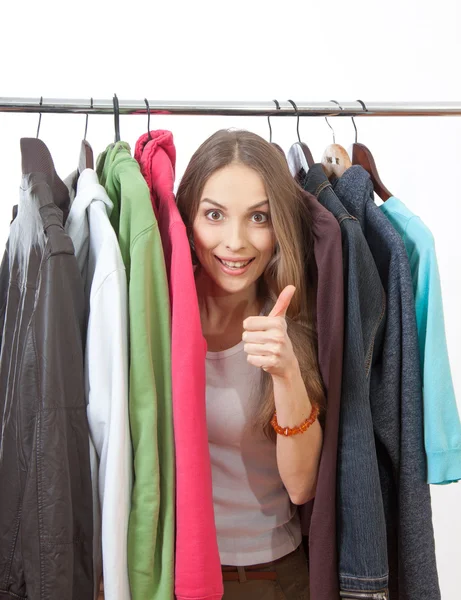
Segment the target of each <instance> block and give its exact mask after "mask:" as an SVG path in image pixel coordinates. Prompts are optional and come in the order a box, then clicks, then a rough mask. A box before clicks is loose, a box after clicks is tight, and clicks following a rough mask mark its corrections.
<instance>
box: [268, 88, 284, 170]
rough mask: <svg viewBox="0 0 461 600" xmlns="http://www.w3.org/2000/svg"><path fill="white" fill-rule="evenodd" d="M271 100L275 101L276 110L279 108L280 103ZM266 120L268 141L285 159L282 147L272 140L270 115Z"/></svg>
mask: <svg viewBox="0 0 461 600" xmlns="http://www.w3.org/2000/svg"><path fill="white" fill-rule="evenodd" d="M272 102H275V106H276V107H277V110H280V104H279V103H278V102H277V100H272ZM267 122H268V123H269V143H270V144H272V145H273V146H275V147H276V148H277V150H278V151H279V152H280V154H281V155H282V156H283V158H285V159H286V156H285V152H284V151H283V148H282V147H281V146H279V145H278V144H276V143H275V142H273V141H272V127H271V118H270V115H267Z"/></svg>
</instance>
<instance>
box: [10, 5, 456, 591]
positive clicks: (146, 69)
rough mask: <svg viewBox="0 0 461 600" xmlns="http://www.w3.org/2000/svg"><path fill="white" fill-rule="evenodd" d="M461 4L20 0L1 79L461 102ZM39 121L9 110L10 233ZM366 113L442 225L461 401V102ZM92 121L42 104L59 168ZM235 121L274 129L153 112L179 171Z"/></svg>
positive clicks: (447, 501)
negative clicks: (420, 113)
mask: <svg viewBox="0 0 461 600" xmlns="http://www.w3.org/2000/svg"><path fill="white" fill-rule="evenodd" d="M4 5H6V6H4ZM460 17H461V4H460V3H459V2H457V0H449V1H445V2H444V1H438V2H428V1H427V0H420V1H419V2H409V1H408V0H400V1H398V2H395V1H389V0H386V1H384V0H382V1H381V2H375V1H373V0H363V1H362V0H349V2H338V1H336V0H329V1H328V2H313V1H311V2H308V1H303V2H301V1H299V0H292V1H291V2H268V1H267V0H266V1H265V2H264V1H259V0H258V1H252V0H245V1H241V0H228V2H226V3H224V2H204V1H200V0H198V1H195V2H187V3H186V2H184V1H183V2H181V1H178V0H176V2H174V1H173V2H171V3H170V2H162V3H158V2H155V1H152V0H151V1H150V2H148V3H142V2H138V1H137V0H133V1H132V2H124V3H123V4H118V3H116V2H114V0H112V1H111V2H107V1H104V2H101V1H99V2H93V1H92V2H88V1H79V2H74V3H69V2H50V1H49V0H45V1H43V2H34V3H32V2H16V3H11V2H7V3H2V8H1V9H0V95H2V96H15V97H18V96H22V97H34V98H39V97H40V96H43V97H44V98H45V101H46V98H47V97H48V98H56V97H64V98H86V97H87V98H88V102H89V100H90V97H91V96H92V97H94V98H111V97H112V95H113V94H114V93H117V95H118V97H119V98H120V99H125V100H126V99H133V98H136V99H141V100H142V99H143V98H144V97H147V98H149V99H150V100H153V99H164V100H166V99H168V100H181V99H183V100H199V99H200V100H219V99H223V100H271V99H273V98H277V99H278V100H287V99H288V98H291V99H293V100H294V101H295V102H300V101H302V100H305V101H308V100H319V101H321V100H330V99H332V98H334V99H336V100H338V101H340V102H341V100H342V101H353V100H356V99H357V98H360V99H362V100H364V101H365V102H367V101H379V100H382V101H396V100H402V101H404V100H405V101H422V100H426V101H431V100H432V101H443V100H445V101H459V102H460V103H461V76H460V57H461V36H460V34H459V31H460V25H461V22H460V21H461V20H460ZM37 122H38V115H24V114H9V115H8V114H4V113H0V176H1V202H0V246H1V247H3V245H4V242H5V241H6V238H7V235H8V226H9V221H10V215H11V207H12V206H13V204H14V203H17V199H18V185H19V178H20V167H21V159H20V153H19V139H20V137H34V136H35V135H36V130H37ZM330 122H331V123H332V125H333V126H334V128H335V132H336V140H337V142H339V143H342V144H343V145H344V146H345V147H346V148H347V147H349V146H350V144H351V143H352V142H353V141H354V137H353V136H354V129H353V126H352V122H351V120H350V119H339V118H337V119H331V120H330ZM356 123H357V126H358V130H359V141H361V142H363V143H364V144H366V145H367V146H368V147H369V148H370V149H371V150H372V152H373V154H374V156H375V159H376V162H377V166H378V169H379V171H380V174H381V177H382V179H383V181H384V183H385V185H386V186H387V187H388V188H389V189H390V190H391V192H392V193H393V194H394V195H396V196H397V197H399V198H400V199H401V200H403V202H404V203H405V204H406V205H407V206H408V207H409V208H410V209H411V210H412V211H413V212H414V213H416V214H418V215H419V216H421V217H422V219H423V220H424V222H425V223H426V224H427V225H428V226H429V228H430V229H431V230H432V232H433V234H434V237H435V240H436V247H437V254H438V261H439V267H440V273H441V279H442V288H443V295H444V296H443V299H444V307H445V321H446V329H447V339H448V347H449V352H450V360H451V366H452V371H453V378H454V382H455V388H456V392H457V397H458V403H459V405H461V372H460V371H461V370H460V366H461V310H460V307H461V267H460V263H461V235H460V222H461V193H460V175H461V117H457V118H453V117H450V118H448V117H438V118H429V117H411V118H402V117H393V118H376V117H373V118H360V119H356ZM84 127H85V117H84V116H82V115H47V114H44V115H43V117H42V125H41V131H40V137H41V138H42V139H43V140H44V141H45V143H46V144H47V145H48V147H49V149H50V151H51V153H52V155H53V158H54V160H55V164H56V168H57V171H58V173H59V174H60V175H61V177H65V176H67V175H68V174H69V172H70V171H73V170H74V169H75V167H76V163H77V160H78V154H79V149H80V141H81V139H82V137H83V133H84ZM221 127H243V128H247V129H251V130H253V131H255V132H256V133H259V134H260V135H263V136H265V137H267V138H268V135H269V129H268V125H267V119H266V118H265V117H258V118H252V117H242V118H235V117H185V116H177V117H157V116H155V117H152V119H151V128H152V129H155V128H164V129H170V130H171V131H172V132H173V134H174V139H175V143H176V147H177V153H178V158H177V182H178V181H179V178H180V176H181V174H182V173H183V171H184V168H185V166H186V164H187V162H188V160H189V158H190V156H191V154H192V152H193V151H194V150H195V149H196V148H197V146H198V145H199V144H200V143H201V142H202V141H203V140H204V139H205V138H206V137H207V136H208V135H210V134H211V133H213V132H214V131H215V130H217V129H219V128H221ZM146 128H147V119H146V118H145V117H141V116H139V117H138V116H137V117H135V116H125V117H121V135H122V139H124V140H126V141H128V142H129V143H130V144H131V145H132V148H133V149H134V143H135V142H136V140H137V138H138V136H139V135H141V134H142V133H143V132H144V131H145V130H146ZM272 129H273V141H276V142H278V143H279V144H280V145H281V146H282V147H283V148H284V149H285V150H286V151H287V150H288V149H289V147H290V145H291V144H292V143H293V142H295V141H296V119H295V118H293V119H291V118H279V119H277V118H272ZM300 130H301V137H302V139H303V141H305V142H307V143H308V144H309V146H310V148H311V150H312V152H313V154H314V158H316V159H317V160H319V159H320V158H321V155H322V152H323V150H324V148H325V146H326V145H327V144H329V143H331V141H332V138H331V131H330V129H329V128H328V126H327V124H326V123H325V120H324V119H321V118H307V117H304V118H302V119H301V126H300ZM113 136H114V132H113V118H112V117H110V116H93V117H90V119H89V126H88V136H87V139H88V141H89V142H90V143H91V144H92V146H93V149H94V153H95V156H97V155H98V154H99V152H101V151H102V150H103V149H104V148H105V147H106V146H107V145H108V144H109V143H111V142H112V141H113ZM176 185H177V183H176ZM431 491H432V498H433V512H434V526H435V535H436V547H437V562H438V569H439V576H440V584H441V589H442V598H443V600H459V599H460V597H461V586H460V583H459V581H460V579H459V570H460V568H461V516H460V513H461V486H460V484H454V485H449V486H443V487H432V488H431ZM312 600H315V599H312ZM421 600H424V599H421Z"/></svg>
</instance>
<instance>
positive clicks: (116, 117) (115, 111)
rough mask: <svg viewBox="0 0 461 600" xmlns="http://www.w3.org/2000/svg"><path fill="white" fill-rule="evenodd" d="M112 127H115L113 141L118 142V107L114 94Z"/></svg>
mask: <svg viewBox="0 0 461 600" xmlns="http://www.w3.org/2000/svg"><path fill="white" fill-rule="evenodd" d="M114 125H115V141H116V142H119V141H120V106H119V103H118V98H117V94H114Z"/></svg>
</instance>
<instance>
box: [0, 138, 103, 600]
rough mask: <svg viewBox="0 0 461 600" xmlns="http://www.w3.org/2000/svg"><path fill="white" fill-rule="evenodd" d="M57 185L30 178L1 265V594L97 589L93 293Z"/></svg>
mask: <svg viewBox="0 0 461 600" xmlns="http://www.w3.org/2000/svg"><path fill="white" fill-rule="evenodd" d="M37 142H39V140H37ZM50 160H51V157H50ZM44 170H46V169H44ZM53 185H54V182H53V181H50V174H49V173H48V174H47V173H33V174H31V175H25V176H23V186H22V188H23V189H22V192H21V193H22V198H21V200H22V203H20V206H19V213H18V215H17V217H16V219H15V221H14V222H13V224H12V226H11V227H12V229H11V232H10V239H9V242H8V247H7V251H6V253H5V255H4V258H3V262H2V267H1V273H0V320H1V322H0V330H1V331H2V333H3V335H2V339H1V354H0V427H1V429H0V600H13V599H15V600H19V599H27V600H91V599H92V595H93V555H92V554H93V553H92V536H93V515H92V493H91V477H90V461H89V437H88V425H87V418H86V403H85V394H84V378H83V343H84V325H85V323H84V320H85V315H84V310H85V300H84V291H83V282H82V280H81V276H80V272H79V269H78V266H77V262H76V259H75V256H74V248H73V245H72V242H71V240H70V238H69V237H68V236H67V235H66V233H65V231H64V228H63V215H64V214H65V207H64V206H63V205H62V204H61V208H60V207H59V204H60V202H58V203H56V194H55V193H54V188H53ZM24 207H25V208H24ZM22 211H23V214H22V215H21V212H22ZM34 219H35V227H36V229H35V230H33V226H32V225H31V223H32V222H33V220H34ZM13 227H20V230H19V231H20V235H19V236H17V235H16V236H15V235H13ZM31 227H32V229H31ZM38 230H39V231H44V232H45V235H44V236H43V235H42V236H41V237H42V239H43V242H44V244H43V245H42V246H40V244H36V243H33V242H32V243H30V244H29V240H30V239H32V240H33V239H34V235H35V236H36V239H40V234H38V235H37V231H38ZM16 231H18V230H17V229H16ZM18 240H19V241H18ZM21 274H22V276H21Z"/></svg>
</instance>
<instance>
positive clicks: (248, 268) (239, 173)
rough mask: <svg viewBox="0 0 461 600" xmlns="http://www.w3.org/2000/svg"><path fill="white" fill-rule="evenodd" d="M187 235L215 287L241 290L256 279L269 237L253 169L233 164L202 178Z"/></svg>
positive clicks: (262, 193)
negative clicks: (201, 190)
mask: <svg viewBox="0 0 461 600" xmlns="http://www.w3.org/2000/svg"><path fill="white" fill-rule="evenodd" d="M193 237H194V245H195V253H196V255H197V258H198V260H199V262H200V264H201V265H202V267H203V269H204V270H205V272H206V274H207V275H208V276H209V277H210V279H211V280H212V281H213V282H214V283H215V284H216V286H218V287H219V288H221V290H223V291H225V292H227V293H236V292H241V291H243V290H245V289H246V288H249V287H250V286H251V285H252V284H254V283H255V282H256V281H257V280H258V278H259V277H260V276H261V275H262V273H263V272H264V270H265V268H266V266H267V264H268V262H269V261H270V259H271V257H272V254H273V252H274V248H275V239H274V233H273V229H272V225H271V220H270V211H269V201H268V198H267V195H266V190H265V187H264V183H263V181H262V179H261V177H260V176H259V175H258V173H257V172H256V171H254V170H253V169H250V168H249V167H246V166H245V165H242V164H238V163H233V164H231V165H228V166H227V167H224V168H222V169H220V170H219V171H216V172H215V173H214V174H213V175H212V176H211V177H210V178H209V179H208V181H207V182H206V184H205V187H204V189H203V192H202V196H201V198H200V204H199V208H198V212H197V215H196V217H195V220H194V223H193Z"/></svg>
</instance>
